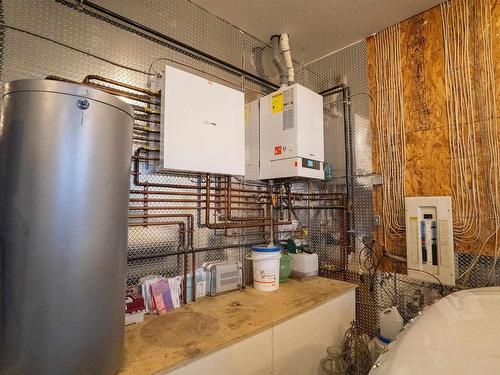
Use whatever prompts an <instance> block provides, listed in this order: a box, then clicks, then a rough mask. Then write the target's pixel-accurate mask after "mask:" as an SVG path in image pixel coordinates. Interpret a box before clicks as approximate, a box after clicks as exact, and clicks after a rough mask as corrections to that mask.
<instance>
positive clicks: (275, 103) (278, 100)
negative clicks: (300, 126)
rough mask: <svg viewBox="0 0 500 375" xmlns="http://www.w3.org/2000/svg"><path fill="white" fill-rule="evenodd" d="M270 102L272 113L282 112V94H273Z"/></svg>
mask: <svg viewBox="0 0 500 375" xmlns="http://www.w3.org/2000/svg"><path fill="white" fill-rule="evenodd" d="M271 104H272V109H271V112H272V113H279V112H283V94H282V93H279V94H276V95H273V96H272V98H271Z"/></svg>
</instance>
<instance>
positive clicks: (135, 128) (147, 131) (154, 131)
mask: <svg viewBox="0 0 500 375" xmlns="http://www.w3.org/2000/svg"><path fill="white" fill-rule="evenodd" d="M134 131H138V132H143V133H150V134H160V131H159V130H151V129H147V128H141V127H136V126H134Z"/></svg>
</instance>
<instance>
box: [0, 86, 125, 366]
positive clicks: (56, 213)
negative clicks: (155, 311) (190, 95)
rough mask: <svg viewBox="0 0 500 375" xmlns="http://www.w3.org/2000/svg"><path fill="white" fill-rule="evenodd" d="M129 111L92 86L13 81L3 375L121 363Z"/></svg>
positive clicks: (5, 116)
mask: <svg viewBox="0 0 500 375" xmlns="http://www.w3.org/2000/svg"><path fill="white" fill-rule="evenodd" d="M132 114H133V111H132V107H131V106H130V105H128V104H126V103H125V102H123V101H121V100H120V99H118V98H117V97H115V96H113V95H110V94H107V93H104V92H101V91H98V90H95V89H92V88H89V87H85V86H80V85H75V84H71V83H66V82H56V81H46V80H21V81H14V82H11V83H9V84H7V85H6V86H5V88H4V96H3V113H2V118H1V122H0V243H1V245H2V249H1V255H2V256H3V280H2V283H3V293H2V294H3V296H2V297H3V300H2V301H1V307H2V313H3V323H4V327H1V328H2V329H0V333H1V334H2V337H1V338H2V341H1V346H0V348H1V349H2V360H1V365H0V373H1V374H51V375H54V374H114V373H116V372H117V371H118V369H119V367H120V363H121V360H122V353H123V337H124V336H123V333H124V327H123V325H124V301H125V266H126V253H127V229H128V226H127V224H128V195H129V178H130V175H129V173H130V154H131V143H132V127H133V118H132Z"/></svg>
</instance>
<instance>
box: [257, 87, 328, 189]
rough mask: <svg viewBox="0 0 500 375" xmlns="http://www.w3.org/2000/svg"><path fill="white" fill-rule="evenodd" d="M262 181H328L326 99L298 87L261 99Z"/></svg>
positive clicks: (284, 89) (282, 90)
mask: <svg viewBox="0 0 500 375" xmlns="http://www.w3.org/2000/svg"><path fill="white" fill-rule="evenodd" d="M259 114H260V116H259V122H260V173H259V175H260V179H262V180H265V179H274V178H286V177H302V178H304V177H305V178H315V179H324V171H323V161H324V143H323V97H322V96H321V95H319V94H317V93H315V92H314V91H311V90H309V89H308V88H306V87H304V86H301V85H298V84H294V85H291V86H288V87H285V88H282V89H280V90H279V91H277V92H274V93H272V94H270V95H267V96H264V97H262V98H260V99H259Z"/></svg>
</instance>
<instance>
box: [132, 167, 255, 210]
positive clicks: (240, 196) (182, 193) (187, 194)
mask: <svg viewBox="0 0 500 375" xmlns="http://www.w3.org/2000/svg"><path fill="white" fill-rule="evenodd" d="M144 159H145V158H144ZM200 190H205V187H200ZM144 192H145V191H144V190H134V189H131V190H130V194H144ZM148 194H155V195H185V196H190V197H204V196H205V193H194V192H186V191H166V190H149V191H148ZM211 196H212V197H223V196H225V194H223V193H212V194H211ZM233 197H236V198H244V199H250V198H253V197H251V196H247V195H239V194H238V195H233ZM259 204H265V203H259Z"/></svg>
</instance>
